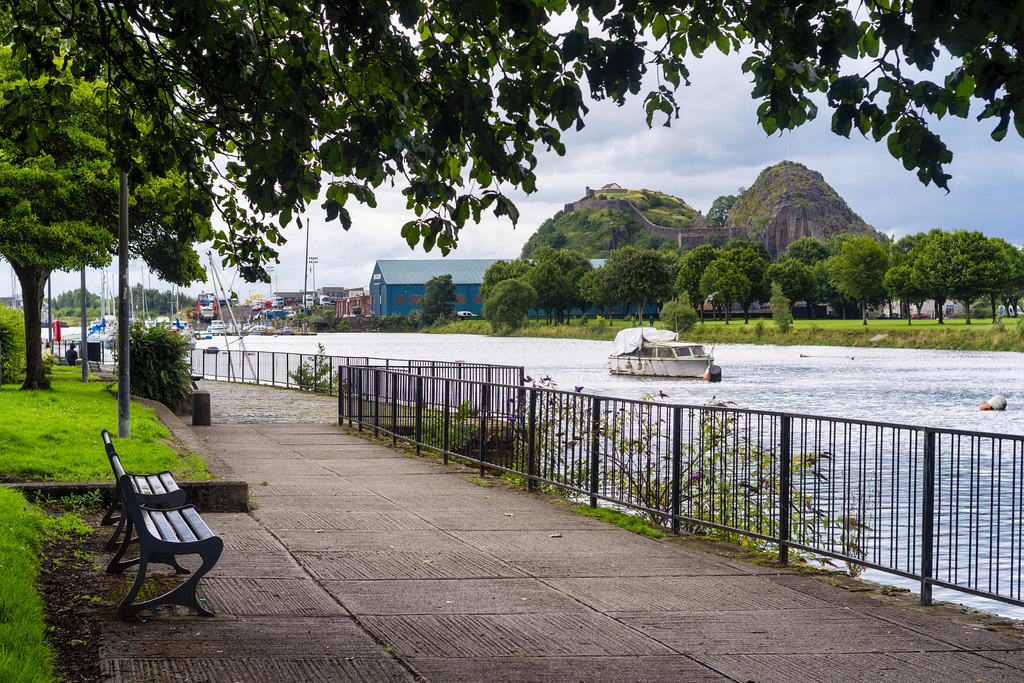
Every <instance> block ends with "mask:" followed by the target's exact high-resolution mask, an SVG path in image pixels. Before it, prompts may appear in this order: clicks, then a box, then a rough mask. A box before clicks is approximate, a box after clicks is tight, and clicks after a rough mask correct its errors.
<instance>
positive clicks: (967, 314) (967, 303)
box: [963, 300, 971, 325]
mask: <svg viewBox="0 0 1024 683" xmlns="http://www.w3.org/2000/svg"><path fill="white" fill-rule="evenodd" d="M963 304H964V319H965V322H964V325H970V324H971V302H970V301H967V300H964V302H963Z"/></svg>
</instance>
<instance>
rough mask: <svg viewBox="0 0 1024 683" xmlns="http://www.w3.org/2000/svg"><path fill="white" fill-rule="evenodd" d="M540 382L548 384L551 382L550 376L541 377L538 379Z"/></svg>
mask: <svg viewBox="0 0 1024 683" xmlns="http://www.w3.org/2000/svg"><path fill="white" fill-rule="evenodd" d="M540 381H541V382H550V381H551V376H550V375H544V376H543V377H541V378H540Z"/></svg>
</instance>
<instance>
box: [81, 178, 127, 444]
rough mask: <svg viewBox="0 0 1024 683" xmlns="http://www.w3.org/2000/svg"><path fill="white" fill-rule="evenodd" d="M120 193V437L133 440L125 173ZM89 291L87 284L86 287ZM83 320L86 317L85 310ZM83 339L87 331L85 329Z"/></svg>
mask: <svg viewBox="0 0 1024 683" xmlns="http://www.w3.org/2000/svg"><path fill="white" fill-rule="evenodd" d="M119 185H120V187H119V190H120V191H119V194H120V213H121V215H120V221H119V226H118V227H119V230H118V242H117V275H118V290H119V294H118V299H119V300H120V306H119V307H118V309H117V436H118V437H119V438H121V439H130V438H131V436H132V427H131V403H130V399H129V396H130V391H131V373H130V372H129V363H130V358H129V349H128V340H129V335H128V332H129V330H128V312H129V311H130V310H131V302H130V299H129V297H130V296H131V292H130V291H129V286H128V174H127V173H123V172H122V173H121V176H120V183H119ZM83 277H84V275H83ZM82 292H83V294H84V292H85V286H84V285H83V286H82ZM82 315H83V318H82V320H83V322H84V320H85V317H84V316H85V313H83V314H82ZM83 327H84V325H83ZM82 332H83V338H84V332H85V330H84V329H83V330H82Z"/></svg>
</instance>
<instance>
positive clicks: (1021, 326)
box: [427, 315, 1024, 352]
mask: <svg viewBox="0 0 1024 683" xmlns="http://www.w3.org/2000/svg"><path fill="white" fill-rule="evenodd" d="M1020 320H1021V321H1022V322H1020V323H1018V321H1017V320H1014V319H1010V318H1008V319H1004V320H1001V321H998V322H995V323H993V321H992V320H991V319H990V318H982V319H977V318H976V319H974V320H972V321H971V324H970V325H967V324H966V321H965V320H964V319H962V318H955V319H947V320H946V321H945V323H944V324H942V325H939V323H938V321H937V320H935V319H927V320H911V321H910V322H911V324H910V325H908V324H907V321H906V320H886V319H876V320H869V321H868V324H867V325H864V324H863V323H862V322H861V320H860V319H859V318H858V319H853V320H841V319H836V318H824V319H819V320H796V321H794V322H793V326H792V328H791V329H790V330H789V331H788V332H785V333H783V332H779V331H778V330H777V329H776V327H775V324H774V323H773V322H772V320H771V319H770V318H767V319H763V320H762V319H760V318H752V319H751V320H750V323H749V324H746V325H745V324H744V323H743V317H742V315H741V316H739V317H736V318H733V319H732V320H730V321H729V324H728V325H726V324H725V321H724V320H713V319H712V318H711V317H707V318H705V321H704V323H703V324H701V323H697V326H696V327H694V328H693V329H692V330H689V331H687V332H683V333H681V335H680V336H681V337H682V338H684V339H686V340H688V341H695V342H707V343H718V344H784V345H809V346H872V347H880V348H915V349H960V350H971V351H1018V352H1024V318H1021V319H1020ZM758 323H761V324H760V325H759V324H758ZM639 324H640V323H638V322H634V321H631V320H623V319H614V320H611V321H609V322H608V324H605V325H599V324H598V322H597V321H595V320H593V319H591V320H589V321H587V323H586V324H581V323H580V321H578V320H573V321H572V324H571V325H547V324H545V323H544V321H543V319H542V320H541V321H540V322H539V323H538V322H534V321H533V320H532V319H531V321H530V322H529V323H528V324H527V325H526V326H525V327H523V328H521V329H519V330H517V331H516V332H515V334H514V336H518V337H559V338H576V339H596V340H611V339H614V338H615V334H616V333H617V332H618V331H619V330H621V329H623V328H626V327H635V326H637V325H639ZM646 324H647V323H646V322H645V323H644V325H645V326H646ZM655 326H656V327H661V323H660V322H657V321H656V322H655ZM427 331H429V332H437V333H444V334H490V333H491V328H490V325H489V324H488V323H487V322H486V321H484V320H465V321H460V322H455V323H448V324H445V325H439V326H435V327H433V328H430V329H428V330H427Z"/></svg>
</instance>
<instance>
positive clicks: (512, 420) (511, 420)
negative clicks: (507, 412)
mask: <svg viewBox="0 0 1024 683" xmlns="http://www.w3.org/2000/svg"><path fill="white" fill-rule="evenodd" d="M508 421H509V422H515V421H516V419H515V418H514V417H510V418H509V419H508Z"/></svg>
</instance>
